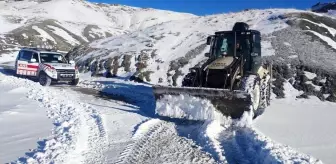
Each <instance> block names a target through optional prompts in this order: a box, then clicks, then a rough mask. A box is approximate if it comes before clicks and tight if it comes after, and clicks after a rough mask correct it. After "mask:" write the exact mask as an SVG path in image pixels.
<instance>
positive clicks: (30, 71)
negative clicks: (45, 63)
mask: <svg viewBox="0 0 336 164" xmlns="http://www.w3.org/2000/svg"><path fill="white" fill-rule="evenodd" d="M35 54H36V55H35ZM35 58H37V59H35ZM32 59H35V60H32ZM38 61H39V60H38V54H37V53H35V52H31V51H24V50H23V51H20V54H19V59H18V62H17V69H16V73H17V74H18V75H24V76H36V74H37V69H38Z"/></svg>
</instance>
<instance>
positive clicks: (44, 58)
mask: <svg viewBox="0 0 336 164" xmlns="http://www.w3.org/2000/svg"><path fill="white" fill-rule="evenodd" d="M40 58H41V62H42V63H67V61H66V59H65V58H64V57H63V56H62V55H61V54H55V53H40Z"/></svg>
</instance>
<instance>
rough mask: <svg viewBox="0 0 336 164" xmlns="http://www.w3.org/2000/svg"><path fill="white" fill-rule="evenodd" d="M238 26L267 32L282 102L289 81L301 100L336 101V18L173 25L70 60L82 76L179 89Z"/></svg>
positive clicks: (80, 51) (305, 15)
mask: <svg viewBox="0 0 336 164" xmlns="http://www.w3.org/2000/svg"><path fill="white" fill-rule="evenodd" d="M238 21H244V22H247V23H248V24H249V25H250V27H251V28H252V29H256V30H260V31H261V32H262V40H263V41H262V54H263V56H264V58H263V59H264V60H265V61H267V60H268V61H272V62H273V63H274V64H275V66H274V71H275V72H276V73H275V76H276V79H277V80H276V81H275V82H274V85H275V88H274V92H275V93H276V94H277V96H278V97H284V94H283V91H282V90H283V82H284V81H285V80H287V81H290V82H291V84H292V85H293V86H294V87H295V88H297V89H299V90H302V91H304V92H305V94H303V95H301V96H300V97H303V98H306V97H308V96H309V95H316V96H318V97H319V98H320V99H321V100H329V101H335V96H334V95H335V92H336V89H335V88H336V87H335V85H336V82H335V79H336V78H335V75H336V68H335V67H334V65H335V63H336V19H335V17H332V16H327V15H324V14H317V13H313V12H308V11H301V10H291V9H270V10H248V11H242V12H237V13H229V14H220V15H210V16H202V17H194V18H191V19H185V20H177V21H170V22H165V23H162V24H159V25H155V26H151V27H148V28H146V29H144V30H141V31H135V32H132V33H128V34H125V35H120V36H117V37H109V38H106V39H102V40H97V41H94V42H93V43H91V44H89V45H85V46H79V47H77V48H76V49H74V50H73V51H72V52H70V53H69V54H68V56H69V57H71V58H75V59H76V60H77V61H78V65H79V66H80V68H81V71H82V72H88V71H91V72H92V74H93V75H101V74H102V73H106V72H109V73H108V74H109V75H112V76H123V77H127V78H129V77H130V76H132V75H134V76H135V77H137V78H140V79H141V80H144V81H147V82H150V83H153V84H161V85H177V86H178V85H181V82H182V80H183V77H184V76H185V75H186V74H187V73H188V69H189V68H190V67H193V66H195V65H197V64H200V63H202V62H204V61H205V60H206V58H205V57H204V53H205V52H207V51H208V47H207V46H206V45H205V39H206V37H207V36H208V35H210V34H213V33H214V32H215V31H220V30H231V28H232V26H233V24H234V23H235V22H238Z"/></svg>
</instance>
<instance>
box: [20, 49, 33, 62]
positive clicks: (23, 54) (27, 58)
mask: <svg viewBox="0 0 336 164" xmlns="http://www.w3.org/2000/svg"><path fill="white" fill-rule="evenodd" d="M31 58H32V52H29V51H21V53H20V60H22V61H30V59H31Z"/></svg>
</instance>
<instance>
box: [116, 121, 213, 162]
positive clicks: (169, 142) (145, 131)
mask: <svg viewBox="0 0 336 164" xmlns="http://www.w3.org/2000/svg"><path fill="white" fill-rule="evenodd" d="M133 140H134V141H133V143H132V144H130V145H128V146H127V148H126V149H125V151H124V152H123V153H122V154H121V156H120V158H119V160H118V161H116V164H124V163H127V164H128V163H139V162H140V163H202V164H203V163H215V161H214V159H213V158H212V157H211V156H210V155H209V154H207V153H205V152H203V151H202V150H201V149H200V147H198V146H197V145H195V144H194V143H193V142H192V141H191V140H188V139H186V138H184V137H181V136H179V135H178V133H177V131H176V127H175V124H174V123H171V122H166V121H162V120H158V119H152V120H149V121H147V122H145V123H143V124H142V125H140V127H139V129H138V130H137V132H136V133H135V135H134V137H133Z"/></svg>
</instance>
